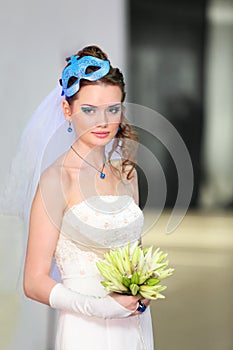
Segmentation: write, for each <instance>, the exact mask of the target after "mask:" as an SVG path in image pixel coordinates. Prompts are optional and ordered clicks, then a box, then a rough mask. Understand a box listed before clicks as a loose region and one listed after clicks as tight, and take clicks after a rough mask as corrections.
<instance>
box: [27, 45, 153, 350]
mask: <svg viewBox="0 0 233 350" xmlns="http://www.w3.org/2000/svg"><path fill="white" fill-rule="evenodd" d="M61 85H62V93H63V95H64V100H63V101H62V110H63V113H64V117H65V119H66V121H67V128H68V129H67V131H68V133H70V134H72V133H75V134H76V135H77V139H76V140H75V142H74V143H73V144H72V146H71V148H70V149H69V150H68V151H67V152H66V153H65V154H64V155H62V156H61V157H59V158H58V159H57V160H56V161H55V162H54V163H53V164H52V165H51V166H50V167H48V168H47V169H46V170H45V171H44V172H43V174H42V176H41V178H40V182H39V186H38V188H37V191H36V194H35V197H34V199H33V203H32V207H31V214H30V225H29V238H28V247H27V254H26V261H25V271H24V291H25V294H26V296H27V297H29V298H32V299H34V300H37V301H39V302H41V303H44V304H47V305H50V306H51V307H53V308H56V309H59V310H60V314H59V322H58V330H57V337H56V347H55V348H56V349H57V350H58V349H64V350H73V349H75V350H77V349H85V350H88V349H101V350H102V349H116V350H119V349H129V348H131V349H134V350H136V349H146V350H151V349H153V339H152V327H151V317H150V311H149V300H146V299H141V300H140V301H139V298H138V297H134V296H126V295H120V294H116V293H110V294H107V292H106V291H105V290H104V289H103V286H102V285H101V283H100V281H101V279H102V278H101V276H100V274H99V272H98V270H97V268H96V262H97V261H98V260H99V259H101V258H103V254H104V253H105V252H106V251H108V250H109V248H113V249H114V248H116V247H118V246H123V245H125V244H126V243H127V242H128V241H129V240H130V241H132V242H133V241H135V240H138V239H140V235H141V232H142V225H143V214H142V212H141V210H140V209H139V207H138V188H137V175H136V171H135V169H134V163H133V161H132V160H131V159H130V157H132V151H130V144H131V143H132V144H133V145H135V142H136V137H135V134H134V133H133V131H132V129H131V128H130V126H129V125H128V124H127V122H126V119H125V117H124V114H123V108H122V102H123V101H124V98H125V91H124V80H123V76H122V73H121V72H120V71H119V69H117V68H113V67H112V66H111V65H110V63H109V61H108V58H107V56H106V54H105V53H103V52H102V51H101V50H100V49H99V48H98V47H96V46H90V47H86V48H84V49H83V50H81V51H79V52H78V54H77V55H75V56H71V57H70V58H69V59H68V65H67V66H66V67H65V69H64V70H63V73H62V79H61ZM107 145H108V147H109V145H111V147H110V151H109V157H111V155H112V154H113V153H114V152H115V153H116V151H117V152H118V153H120V154H121V156H122V160H116V159H115V160H113V161H111V160H110V159H106V146H107ZM131 148H132V147H131ZM133 148H134V147H133ZM53 257H54V258H55V260H56V263H57V266H58V268H59V270H60V274H61V280H62V283H58V282H56V281H55V280H54V279H53V278H52V277H51V276H50V270H51V264H52V259H53Z"/></svg>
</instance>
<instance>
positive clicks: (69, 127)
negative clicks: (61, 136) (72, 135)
mask: <svg viewBox="0 0 233 350" xmlns="http://www.w3.org/2000/svg"><path fill="white" fill-rule="evenodd" d="M67 131H68V132H72V131H73V129H72V127H71V122H69V126H68V129H67Z"/></svg>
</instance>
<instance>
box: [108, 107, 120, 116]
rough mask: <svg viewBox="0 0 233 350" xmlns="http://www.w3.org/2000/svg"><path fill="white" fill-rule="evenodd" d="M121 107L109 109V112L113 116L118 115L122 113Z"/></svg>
mask: <svg viewBox="0 0 233 350" xmlns="http://www.w3.org/2000/svg"><path fill="white" fill-rule="evenodd" d="M120 109H121V108H120V107H119V106H115V107H109V108H108V109H107V111H108V112H109V113H111V114H117V113H118V112H120Z"/></svg>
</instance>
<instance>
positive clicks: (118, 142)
mask: <svg viewBox="0 0 233 350" xmlns="http://www.w3.org/2000/svg"><path fill="white" fill-rule="evenodd" d="M74 56H79V57H80V58H81V57H84V56H94V57H97V58H100V59H102V60H108V56H107V54H106V53H104V52H103V51H102V50H101V49H100V48H99V47H98V46H87V47H84V48H83V49H82V50H80V51H78V53H77V54H75V55H74ZM69 59H70V57H68V58H67V59H66V61H69ZM66 67H67V66H66ZM66 67H65V68H66ZM97 69H98V67H92V66H90V67H88V68H87V70H86V73H90V72H94V71H96V70H97ZM76 80H77V78H76V77H71V78H70V79H69V81H68V87H70V86H71V85H73V84H74V83H75V81H76ZM100 82H102V83H103V84H107V85H116V86H119V87H120V89H121V91H122V98H121V102H123V101H124V100H125V96H126V92H125V82H124V77H123V74H122V73H121V71H120V70H119V68H114V67H112V66H111V65H110V70H109V72H108V74H106V75H105V76H104V77H103V78H101V79H99V80H98V81H93V82H91V81H88V80H85V79H82V80H81V81H80V89H81V88H82V87H83V86H86V85H95V84H99V83H100ZM60 84H61V79H60ZM65 98H66V100H67V101H68V103H69V104H70V105H72V102H73V101H74V100H76V99H77V98H78V92H77V93H76V94H74V95H73V96H71V97H67V96H66V97H65ZM137 143H138V135H137V133H136V131H135V130H134V129H133V128H132V126H131V125H130V124H129V123H128V121H127V119H126V117H125V114H124V112H122V116H121V122H120V125H119V130H118V132H117V134H116V136H115V140H114V143H113V147H112V150H111V151H110V153H109V158H110V157H111V155H112V154H113V153H114V152H115V151H116V152H118V153H119V154H120V156H121V158H122V159H123V160H122V164H121V171H120V172H121V173H123V174H124V173H125V174H127V179H130V175H131V174H132V171H133V169H134V168H135V165H136V164H135V162H134V161H133V160H132V159H135V151H136V148H137ZM130 158H131V159H130ZM109 162H110V164H111V167H112V169H113V170H117V168H116V167H115V166H113V163H112V162H111V159H109Z"/></svg>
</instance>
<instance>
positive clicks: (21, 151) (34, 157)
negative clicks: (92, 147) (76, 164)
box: [0, 86, 76, 225]
mask: <svg viewBox="0 0 233 350" xmlns="http://www.w3.org/2000/svg"><path fill="white" fill-rule="evenodd" d="M63 99H64V97H62V96H61V87H60V86H57V87H56V88H55V89H54V90H53V91H52V92H51V93H50V94H49V95H48V96H47V97H46V98H45V99H44V100H43V101H42V103H41V104H40V105H39V106H38V108H37V109H36V110H35V112H34V113H33V115H32V117H31V119H30V120H29V122H28V124H27V126H26V128H25V130H24V132H23V134H22V137H21V139H20V142H19V145H18V149H17V153H16V155H15V157H14V159H13V161H12V164H11V168H10V172H9V175H8V177H7V183H6V185H5V188H4V189H3V191H2V192H3V193H2V195H1V203H0V211H1V214H5V215H14V216H20V217H21V218H22V219H23V220H24V221H25V223H26V225H27V223H28V217H29V212H30V207H31V203H32V200H33V197H34V195H35V191H36V188H37V185H38V182H39V178H40V175H41V172H42V171H43V170H44V169H45V168H47V167H48V166H49V165H50V164H52V163H53V162H54V161H55V160H56V159H57V158H58V157H59V155H61V154H62V153H64V152H65V151H66V150H67V149H68V148H69V147H70V146H71V144H72V143H73V142H74V141H75V138H76V134H75V132H74V131H73V132H71V133H69V132H67V127H68V124H67V122H66V120H65V118H64V115H63V110H62V107H61V103H62V100H63ZM56 135H58V136H59V139H58V140H57V139H56V141H57V144H56V147H54V145H53V152H51V154H49V152H47V151H46V158H45V156H44V153H45V150H46V148H47V146H48V145H49V142H50V140H51V139H52V138H53V137H54V136H56ZM48 155H49V156H48Z"/></svg>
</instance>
